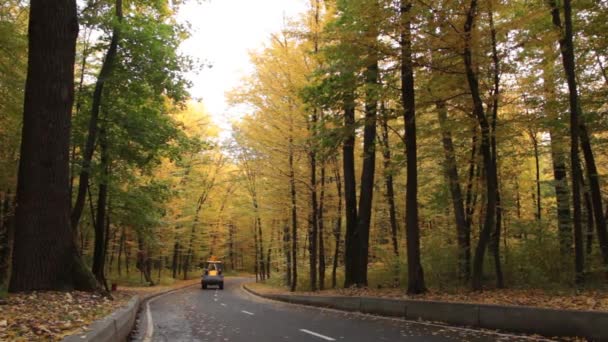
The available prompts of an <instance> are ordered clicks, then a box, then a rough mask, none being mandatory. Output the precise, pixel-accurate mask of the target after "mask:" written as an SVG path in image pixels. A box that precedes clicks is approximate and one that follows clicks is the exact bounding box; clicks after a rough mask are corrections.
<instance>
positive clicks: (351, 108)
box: [342, 93, 359, 288]
mask: <svg viewBox="0 0 608 342" xmlns="http://www.w3.org/2000/svg"><path fill="white" fill-rule="evenodd" d="M353 96H354V93H350V94H348V95H347V97H346V99H345V100H344V101H345V103H344V127H345V132H346V136H345V137H344V141H343V144H342V154H343V158H342V164H343V165H342V167H343V169H344V204H345V210H346V213H345V217H346V236H345V248H344V254H345V255H344V287H345V288H348V287H351V286H352V285H354V284H355V278H354V272H355V268H356V266H357V260H356V249H357V248H358V244H359V242H358V239H359V237H358V235H357V234H356V231H357V184H356V181H355V100H354V98H353Z"/></svg>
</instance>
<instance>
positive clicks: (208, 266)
mask: <svg viewBox="0 0 608 342" xmlns="http://www.w3.org/2000/svg"><path fill="white" fill-rule="evenodd" d="M223 266H224V264H223V263H222V262H221V261H207V262H206V263H205V265H204V269H203V276H202V277H201V288H202V289H203V290H204V289H206V288H207V286H209V285H217V286H218V287H219V289H220V290H223V289H224V275H223V274H222V270H223V268H224V267H223Z"/></svg>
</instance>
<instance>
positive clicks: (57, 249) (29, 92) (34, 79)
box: [9, 0, 97, 292]
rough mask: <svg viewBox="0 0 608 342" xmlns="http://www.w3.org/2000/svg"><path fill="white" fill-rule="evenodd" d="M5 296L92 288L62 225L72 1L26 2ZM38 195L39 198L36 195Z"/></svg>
mask: <svg viewBox="0 0 608 342" xmlns="http://www.w3.org/2000/svg"><path fill="white" fill-rule="evenodd" d="M29 14H30V16H29V35H28V37H29V48H28V69H27V79H26V83H25V100H24V109H23V127H22V140H21V153H20V156H21V158H20V160H19V172H18V184H17V206H16V212H15V224H16V225H15V236H14V249H13V263H12V272H11V280H10V286H9V289H10V291H14V292H16V291H32V290H65V289H78V290H94V289H96V288H97V284H96V282H95V278H94V277H93V276H92V274H91V272H90V271H89V270H88V269H87V268H86V266H85V265H84V263H83V261H82V259H81V257H80V255H79V254H78V250H77V248H76V243H75V239H74V236H73V234H72V228H71V226H70V193H69V178H70V168H69V162H70V161H69V158H70V157H69V155H70V153H69V149H70V121H71V112H72V104H73V100H74V62H75V54H76V38H77V37H78V17H77V6H76V1H75V0H57V1H45V0H32V1H31V2H30V12H29ZM41 194H44V195H43V196H41Z"/></svg>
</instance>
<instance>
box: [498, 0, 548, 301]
mask: <svg viewBox="0 0 608 342" xmlns="http://www.w3.org/2000/svg"><path fill="white" fill-rule="evenodd" d="M488 17H489V18H490V38H491V41H492V64H493V70H492V76H493V89H492V112H491V113H492V123H491V125H492V134H491V138H490V139H491V144H492V146H491V149H492V164H493V166H494V174H495V176H494V177H495V179H496V221H495V222H496V224H495V228H494V232H493V234H492V244H491V247H492V254H493V255H494V270H495V272H496V287H498V288H499V289H502V288H504V287H505V284H504V279H503V274H502V266H501V262H500V234H501V229H502V227H501V226H502V205H501V201H500V185H499V184H498V150H497V142H496V123H497V122H498V100H499V98H500V60H499V57H498V47H497V45H498V43H497V41H496V28H495V27H494V10H493V8H492V1H489V2H488ZM538 184H539V189H540V183H538ZM539 191H540V190H539ZM539 194H540V192H539ZM538 203H539V206H540V195H539V199H538ZM539 210H540V209H539ZM539 215H540V214H539ZM539 217H540V216H539Z"/></svg>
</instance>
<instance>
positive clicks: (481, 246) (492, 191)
mask: <svg viewBox="0 0 608 342" xmlns="http://www.w3.org/2000/svg"><path fill="white" fill-rule="evenodd" d="M476 17H477V0H471V1H470V6H469V9H468V11H467V15H466V22H465V25H464V33H465V35H464V37H465V41H464V64H465V70H466V77H467V82H468V84H469V88H470V90H471V97H472V100H473V113H474V115H475V117H476V118H477V121H478V124H479V127H480V130H481V146H480V149H481V154H482V157H483V165H484V169H485V174H486V210H485V219H484V223H483V228H482V230H481V232H480V235H479V241H478V243H477V247H476V250H475V256H474V258H473V275H472V288H473V290H475V291H480V290H481V289H482V273H483V260H484V255H485V252H486V249H487V247H488V243H489V242H490V237H491V234H492V232H493V231H494V230H495V229H496V195H497V191H498V187H497V179H496V168H495V166H494V163H493V159H492V151H491V137H490V136H491V134H492V132H491V128H490V124H489V122H488V119H487V117H486V114H485V112H484V108H483V101H482V99H481V95H480V93H479V81H478V79H477V74H476V72H475V70H474V66H473V54H472V46H471V43H472V41H473V37H472V34H473V26H474V22H475V18H476Z"/></svg>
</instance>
